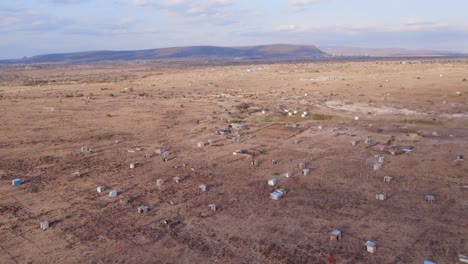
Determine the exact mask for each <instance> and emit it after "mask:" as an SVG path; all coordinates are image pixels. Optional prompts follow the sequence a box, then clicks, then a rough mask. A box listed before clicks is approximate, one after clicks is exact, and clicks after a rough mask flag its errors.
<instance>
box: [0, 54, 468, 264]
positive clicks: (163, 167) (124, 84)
mask: <svg viewBox="0 0 468 264" xmlns="http://www.w3.org/2000/svg"><path fill="white" fill-rule="evenodd" d="M467 79H468V60H455V59H454V60H449V59H434V60H428V59H420V60H407V61H403V60H385V61H384V60H379V61H352V62H346V61H340V62H316V63H312V62H311V63H276V64H252V65H246V64H244V65H182V64H181V63H156V62H154V63H153V62H141V63H128V64H110V65H92V66H89V65H78V66H27V67H4V68H0V108H1V110H0V124H1V126H0V179H1V184H0V263H329V261H330V256H333V258H334V259H335V261H336V263H379V264H380V263H423V261H424V260H431V261H434V262H436V263H458V255H459V254H462V255H468V167H467V164H466V162H467V161H464V160H463V157H462V156H463V155H465V156H466V155H467V154H468V153H467V152H468V151H467V150H468V81H467ZM286 110H288V111H286ZM295 111H297V112H296V113H295ZM304 112H306V113H304ZM289 113H291V114H289ZM290 115H291V116H290ZM230 124H234V125H233V126H232V127H228V126H229V125H230ZM216 131H218V132H222V133H215V132H216ZM199 142H203V143H204V146H203V147H202V146H198V145H199ZM83 146H86V147H89V148H91V149H92V150H93V151H81V148H82V147H83ZM379 148H380V149H381V150H379ZM387 148H394V149H398V150H400V149H405V150H406V151H405V152H402V153H396V155H392V154H390V153H389V151H387ZM239 150H240V151H239ZM165 151H168V152H165ZM236 151H237V152H238V154H239V155H233V152H236ZM161 153H166V155H167V156H166V157H163V155H162V154H161ZM145 154H149V155H146V156H145ZM394 154H395V153H394ZM377 155H381V156H384V158H383V160H384V161H383V163H381V164H382V167H381V168H380V169H378V170H374V165H375V164H376V163H378V159H379V157H377ZM457 158H458V159H457ZM273 160H274V161H273ZM132 163H136V166H135V168H130V164H132ZM300 163H304V164H303V165H299V164H300ZM252 164H253V165H252ZM300 166H302V167H304V166H305V168H308V169H310V174H309V175H302V173H301V169H302V168H301V167H300ZM75 172H79V175H78V173H75ZM286 173H288V175H287V176H288V177H285V175H286ZM384 176H390V177H393V178H392V180H391V181H390V182H389V183H385V182H384V181H383V179H384ZM174 177H179V178H178V180H179V182H178V183H177V182H176V181H175V180H174ZM16 178H19V179H21V180H22V181H23V184H22V185H21V186H13V185H12V180H13V179H16ZM272 178H274V179H276V180H277V184H276V185H275V186H270V185H268V180H270V179H272ZM158 180H160V181H158ZM161 180H163V181H161ZM200 185H206V187H207V189H206V191H202V190H201V189H200V188H199V186H200ZM98 186H104V187H105V191H104V192H103V193H98V192H97V191H96V188H97V187H98ZM278 188H281V189H285V190H286V191H287V193H286V195H284V197H283V198H282V199H280V200H273V199H271V198H270V193H272V192H273V191H275V190H276V189H278ZM113 189H115V190H117V191H118V195H117V197H109V191H110V190H113ZM379 193H385V194H386V199H385V200H383V201H381V200H377V199H376V194H379ZM428 194H430V195H433V196H434V197H435V200H434V201H433V202H428V201H425V197H426V195H428ZM209 204H215V205H216V206H217V210H216V211H212V210H211V209H210V207H209V206H208V205H209ZM139 206H147V207H148V208H149V211H148V213H146V214H139V213H138V212H137V208H138V207H139ZM41 221H49V223H50V227H49V228H48V229H46V230H42V229H41V228H40V227H39V223H40V222H41ZM335 229H337V230H340V231H341V232H342V239H341V240H339V241H332V240H331V239H330V232H332V231H333V230H335ZM368 240H369V241H373V242H375V243H377V250H376V252H375V253H369V252H367V251H366V250H365V249H364V243H365V242H366V241H368Z"/></svg>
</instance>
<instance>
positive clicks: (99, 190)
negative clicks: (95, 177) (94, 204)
mask: <svg viewBox="0 0 468 264" xmlns="http://www.w3.org/2000/svg"><path fill="white" fill-rule="evenodd" d="M105 189H106V188H105V187H104V186H99V187H97V188H96V190H97V192H98V193H102V192H104V190H105Z"/></svg>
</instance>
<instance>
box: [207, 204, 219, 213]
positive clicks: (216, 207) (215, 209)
mask: <svg viewBox="0 0 468 264" xmlns="http://www.w3.org/2000/svg"><path fill="white" fill-rule="evenodd" d="M208 207H210V209H211V211H217V210H218V206H217V205H216V204H209V205H208Z"/></svg>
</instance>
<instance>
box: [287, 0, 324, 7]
mask: <svg viewBox="0 0 468 264" xmlns="http://www.w3.org/2000/svg"><path fill="white" fill-rule="evenodd" d="M320 1H322V0H291V1H290V3H291V5H293V6H306V5H310V4H315V3H317V2H320Z"/></svg>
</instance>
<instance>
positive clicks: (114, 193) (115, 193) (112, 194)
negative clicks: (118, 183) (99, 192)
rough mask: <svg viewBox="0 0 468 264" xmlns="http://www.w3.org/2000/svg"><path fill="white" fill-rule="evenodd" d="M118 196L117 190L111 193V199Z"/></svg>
mask: <svg viewBox="0 0 468 264" xmlns="http://www.w3.org/2000/svg"><path fill="white" fill-rule="evenodd" d="M116 196H117V190H112V191H110V192H109V197H116Z"/></svg>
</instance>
